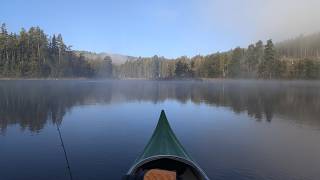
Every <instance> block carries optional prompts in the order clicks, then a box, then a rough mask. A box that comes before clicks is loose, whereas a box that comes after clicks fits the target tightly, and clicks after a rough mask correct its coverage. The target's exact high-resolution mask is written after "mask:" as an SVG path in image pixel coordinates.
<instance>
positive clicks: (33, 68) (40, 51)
mask: <svg viewBox="0 0 320 180" xmlns="http://www.w3.org/2000/svg"><path fill="white" fill-rule="evenodd" d="M102 69H103V71H102ZM110 72H111V73H110ZM110 74H112V65H111V58H110V57H109V58H108V57H105V59H103V60H101V61H96V62H89V61H88V60H87V59H86V58H85V57H84V56H83V55H82V54H80V55H77V54H75V53H74V52H73V51H72V50H71V48H70V46H67V45H66V44H65V43H64V41H63V38H62V36H61V34H58V35H57V36H56V35H53V36H50V37H48V35H46V34H45V33H44V32H43V30H41V29H40V28H39V27H31V28H30V29H29V30H25V29H24V28H22V29H21V31H20V32H19V33H18V34H17V33H12V32H11V33H9V32H8V30H7V27H6V25H5V24H2V25H1V30H0V77H9V78H10V77H27V78H29V77H30V78H38V77H41V78H61V77H97V76H104V77H111V75H110Z"/></svg>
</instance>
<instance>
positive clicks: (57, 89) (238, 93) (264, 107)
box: [0, 81, 320, 131]
mask: <svg viewBox="0 0 320 180" xmlns="http://www.w3.org/2000/svg"><path fill="white" fill-rule="evenodd" d="M319 90H320V86H318V85H316V84H313V85H311V84H310V83H308V84H304V83H280V82H267V83H266V82H257V81H256V82H249V81H242V82H238V81H215V82H210V83H206V82H197V81H193V82H191V81H179V82H173V81H103V82H88V81H3V82H0V130H2V131H4V130H5V128H6V127H7V125H9V124H19V125H20V126H21V128H22V129H29V130H31V131H39V130H41V129H42V128H43V127H44V125H45V124H46V123H47V122H53V123H61V121H62V119H63V116H64V115H65V114H66V113H67V112H68V111H69V110H70V109H71V108H72V107H73V106H77V105H82V104H92V103H110V101H151V102H153V103H158V102H163V101H165V100H167V99H172V100H176V101H178V102H181V103H186V102H187V101H188V100H191V101H192V102H193V103H196V104H199V103H206V104H208V105H213V106H224V107H230V108H231V109H232V110H233V111H234V112H237V113H240V112H247V114H248V115H249V116H251V117H253V118H255V119H257V120H258V121H262V120H264V119H265V120H266V121H269V122H270V121H271V120H272V119H273V118H274V116H275V115H281V116H283V117H286V118H287V119H290V120H299V121H301V122H302V123H305V122H309V123H317V124H319V123H320V122H319V120H318V117H320V109H319V107H320V91H319ZM119 97H121V98H119Z"/></svg>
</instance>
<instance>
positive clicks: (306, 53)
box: [116, 34, 320, 79]
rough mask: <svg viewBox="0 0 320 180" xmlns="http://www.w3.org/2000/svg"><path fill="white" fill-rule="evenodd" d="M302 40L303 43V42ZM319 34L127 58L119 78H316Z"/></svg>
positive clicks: (319, 63)
mask: <svg viewBox="0 0 320 180" xmlns="http://www.w3.org/2000/svg"><path fill="white" fill-rule="evenodd" d="M302 42H303V43H302ZM319 52H320V34H315V35H311V36H307V37H299V38H297V39H293V40H289V41H285V42H282V43H279V44H277V45H276V46H275V45H274V44H273V42H272V40H268V41H267V42H266V44H263V42H262V41H258V42H257V43H255V44H251V45H249V46H248V48H240V47H237V48H235V49H233V50H230V51H228V52H218V53H214V54H210V55H207V56H201V55H197V56H194V57H192V58H188V57H186V56H182V57H179V58H176V59H165V58H163V57H158V56H153V57H151V58H138V60H137V61H127V62H126V63H125V64H123V65H121V66H119V67H118V68H117V71H116V75H117V76H118V77H121V78H128V77H131V78H132V77H133V78H147V79H150V78H151V79H171V78H262V79H319V78H320V53H319Z"/></svg>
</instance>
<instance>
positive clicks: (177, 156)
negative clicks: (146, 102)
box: [124, 110, 209, 180]
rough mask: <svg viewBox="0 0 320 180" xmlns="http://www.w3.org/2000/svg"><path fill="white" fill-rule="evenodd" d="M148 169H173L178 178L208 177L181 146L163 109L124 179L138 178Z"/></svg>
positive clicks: (205, 178)
mask: <svg viewBox="0 0 320 180" xmlns="http://www.w3.org/2000/svg"><path fill="white" fill-rule="evenodd" d="M150 169H162V170H168V171H174V172H176V174H177V178H180V179H188V180H208V179H209V178H208V177H207V176H206V174H205V173H204V171H203V170H202V169H201V168H200V167H199V166H198V165H197V164H196V163H195V162H194V161H193V160H192V158H191V157H190V156H189V155H188V153H187V152H186V150H185V149H184V148H183V146H182V145H181V143H180V142H179V140H178V139H177V137H176V136H175V134H174V133H173V131H172V129H171V127H170V125H169V122H168V120H167V117H166V115H165V113H164V111H163V110H162V111H161V115H160V118H159V121H158V124H157V127H156V129H155V130H154V132H153V134H152V136H151V139H150V140H149V142H148V144H147V145H146V147H145V148H144V150H143V153H142V154H141V155H140V156H139V157H138V158H137V160H136V161H135V162H134V165H133V166H132V167H131V168H130V170H129V172H128V173H127V175H126V176H125V178H124V179H128V180H129V179H130V180H131V179H132V180H135V179H139V178H137V176H139V175H138V174H141V173H142V174H143V173H144V172H147V171H148V170H150ZM140 176H141V175H140Z"/></svg>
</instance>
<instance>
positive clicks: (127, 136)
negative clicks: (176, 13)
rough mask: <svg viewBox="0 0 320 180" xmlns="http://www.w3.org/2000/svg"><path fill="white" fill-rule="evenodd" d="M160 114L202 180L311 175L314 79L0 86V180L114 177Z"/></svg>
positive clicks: (315, 145) (318, 110)
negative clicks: (195, 164)
mask: <svg viewBox="0 0 320 180" xmlns="http://www.w3.org/2000/svg"><path fill="white" fill-rule="evenodd" d="M161 109H165V110H166V113H167V116H168V119H169V121H170V123H171V126H172V128H173V130H174V131H175V133H176V135H177V137H178V138H179V139H180V140H181V142H182V144H184V146H185V148H186V149H187V151H188V152H189V154H191V156H192V157H193V158H194V159H195V160H196V161H197V162H198V164H200V166H201V167H202V168H203V169H204V170H205V171H206V172H207V174H208V176H209V177H210V178H211V179H217V180H222V179H228V180H249V179H259V180H260V179H262V180H263V179H269V180H302V179H303V180H317V179H320V83H318V82H302V81H300V82H263V81H213V82H209V83H208V82H153V81H0V179H1V180H13V179H21V180H22V179H69V177H68V174H67V168H66V163H65V159H64V154H63V150H62V148H61V145H60V140H59V136H58V132H57V129H56V123H59V124H61V132H62V136H63V139H64V141H65V145H66V150H67V153H68V156H69V161H70V165H71V170H72V173H73V176H74V179H79V180H80V179H90V180H91V179H92V180H93V179H97V180H98V179H108V180H118V179H121V176H122V175H123V174H124V173H126V171H127V170H128V169H129V168H130V166H131V164H132V163H133V161H134V160H135V158H136V157H137V156H138V154H139V153H140V152H141V150H142V149H143V147H144V146H145V144H146V143H147V141H148V139H149V138H150V136H151V133H152V131H153V129H154V127H155V125H156V123H157V120H158V117H159V113H160V110H161Z"/></svg>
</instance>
